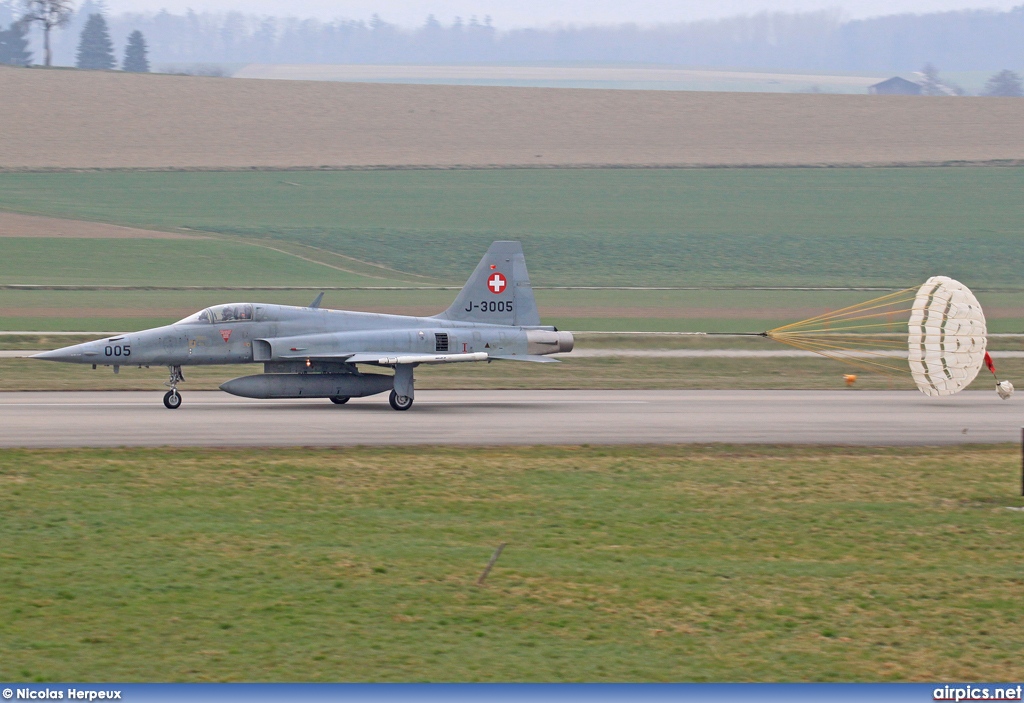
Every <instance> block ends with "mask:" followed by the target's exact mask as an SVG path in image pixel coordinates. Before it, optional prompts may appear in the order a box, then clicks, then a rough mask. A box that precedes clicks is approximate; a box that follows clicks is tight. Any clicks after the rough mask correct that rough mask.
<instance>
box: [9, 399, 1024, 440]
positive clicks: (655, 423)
mask: <svg viewBox="0 0 1024 703" xmlns="http://www.w3.org/2000/svg"><path fill="white" fill-rule="evenodd" d="M182 397H183V399H184V403H183V404H182V406H181V408H179V409H178V410H167V409H166V408H164V406H163V404H162V402H161V398H162V393H160V392H38V393H0V446H2V447H110V446H343V445H356V444H362V445H391V444H466V445H485V444H582V443H590V444H623V443H657V444H671V443H687V442H730V443H797V444H854V445H928V444H960V443H975V442H986V443H991V442H1017V441H1019V440H1020V432H1021V429H1020V428H1021V423H1022V421H1024V414H1022V413H1021V409H1020V405H1019V403H1020V401H1019V399H1017V398H1013V399H1011V400H1009V401H1001V400H1000V399H999V398H998V397H997V396H996V394H995V392H994V391H973V392H964V393H960V394H958V395H955V396H951V397H947V398H928V397H926V396H924V395H922V394H920V393H918V392H916V391H420V392H419V393H418V394H417V397H416V404H415V406H414V407H413V408H412V409H411V410H409V411H407V412H395V411H393V410H392V409H391V408H390V407H389V406H388V403H387V397H386V396H384V395H381V396H377V397H373V398H365V399H354V400H352V401H351V402H349V403H348V404H347V405H343V406H336V405H333V404H332V403H331V402H329V401H327V400H272V401H270V400H268V401H259V400H247V399H243V398H235V397H233V396H230V395H227V394H225V393H221V392H217V391H205V392H204V391H196V392H188V391H185V392H183V394H182Z"/></svg>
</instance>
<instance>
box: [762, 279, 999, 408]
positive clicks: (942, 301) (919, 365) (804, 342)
mask: <svg viewBox="0 0 1024 703" xmlns="http://www.w3.org/2000/svg"><path fill="white" fill-rule="evenodd" d="M986 333H987V330H986V328H985V315H984V313H983V312H982V310H981V305H980V304H979V303H978V299H977V298H975V297H974V294H973V293H972V292H971V291H970V289H968V288H967V286H965V285H964V284H962V283H960V282H959V281H954V280H953V279H952V278H948V277H946V276H933V277H932V278H929V279H928V280H927V281H926V282H925V283H924V285H922V286H920V287H917V288H906V289H904V290H899V291H895V292H893V293H889V294H887V295H883V296H881V297H880V298H875V299H873V300H868V301H865V302H863V303H857V304H856V305H851V306H849V307H845V308H842V309H840V310H834V311H828V312H825V313H823V314H821V315H817V316H816V317H812V318H809V319H807V320H802V321H800V322H794V323H791V324H788V325H783V326H782V327H776V328H775V329H773V330H768V331H767V332H765V335H766V336H768V337H770V338H772V339H775V340H778V341H780V342H782V343H783V344H789V345H791V346H794V347H796V348H798V349H805V350H807V351H813V352H815V353H816V354H821V355H822V356H826V357H828V358H830V359H835V360H837V361H842V362H844V363H845V364H847V365H850V366H856V367H859V368H862V369H864V370H865V371H873V372H879V373H884V374H888V375H891V376H903V377H905V374H906V373H907V365H908V363H909V365H910V374H911V376H912V377H913V379H914V383H916V384H917V387H918V388H919V389H920V390H921V392H922V393H924V394H925V395H930V396H943V395H952V394H954V393H956V392H958V391H961V390H963V389H964V388H966V387H967V386H968V385H970V383H971V381H973V380H974V379H975V377H976V376H977V375H978V371H980V370H981V367H982V365H984V363H985V346H986V343H987V338H986ZM993 373H994V370H993ZM997 392H999V395H1000V397H1002V398H1008V397H1009V396H1010V394H1012V393H1013V386H1012V385H1011V384H1010V383H1009V382H1008V381H1007V382H1005V386H1003V385H1000V386H998V387H997Z"/></svg>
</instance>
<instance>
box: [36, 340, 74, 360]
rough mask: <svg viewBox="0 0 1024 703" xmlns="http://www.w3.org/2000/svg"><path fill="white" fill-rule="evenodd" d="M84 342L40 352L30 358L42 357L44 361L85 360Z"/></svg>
mask: <svg viewBox="0 0 1024 703" xmlns="http://www.w3.org/2000/svg"><path fill="white" fill-rule="evenodd" d="M85 346H86V345H84V344H75V345H74V346H70V347H63V348H61V349H54V350H53V351H44V352H39V353H38V354H33V355H32V356H30V357H29V358H30V359H42V360H44V361H83V360H84V356H85V354H84V352H85V351H87V350H86V349H85Z"/></svg>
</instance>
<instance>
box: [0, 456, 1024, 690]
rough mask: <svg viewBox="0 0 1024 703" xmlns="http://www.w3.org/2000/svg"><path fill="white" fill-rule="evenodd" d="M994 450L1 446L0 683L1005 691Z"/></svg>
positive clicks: (1009, 502)
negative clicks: (962, 683)
mask: <svg viewBox="0 0 1024 703" xmlns="http://www.w3.org/2000/svg"><path fill="white" fill-rule="evenodd" d="M1017 452H1018V450H1017V448H1016V447H1011V446H1003V447H983V448H982V447H960V448H957V449H956V450H951V449H949V448H943V449H928V448H922V449H850V448H780V447H728V446H714V447H707V446H683V447H615V448H588V447H561V448H560V447H554V448H517V449H505V448H485V449H479V450H463V449H447V448H412V449H380V448H374V449H361V448H354V449H344V450H322V451H321V450H317V451H311V450H302V449H293V450H269V451H268V450H256V449H254V450H241V451H239V450H232V451H219V450H64V451H21V450H18V451H11V450H8V451H4V452H0V483H2V485H3V487H4V488H3V493H4V496H5V500H4V501H3V502H2V503H0V545H2V546H0V562H2V564H3V568H2V569H0V678H2V679H4V680H40V681H61V680H64V681H68V680H72V681H74V680H78V681H97V680H107V681H110V680H115V681H116V680H120V681H145V680H160V681H211V680H213V681H220V680H224V681H352V680H361V681H410V680H434V681H580V680H587V681H591V680H593V681H715V680H729V681H801V680H812V681H821V680H829V681H836V680H838V681H843V680H858V681H876V680H886V681H892V680H919V681H933V680H944V681H949V680H1013V679H1015V678H1019V672H1020V669H1019V665H1018V661H1017V656H1016V652H1018V651H1020V649H1021V647H1022V646H1024V635H1022V634H1021V630H1020V628H1019V627H1018V625H1019V623H1020V621H1021V618H1022V617H1024V605H1022V602H1021V600H1020V598H1019V594H1020V589H1021V586H1022V584H1024V576H1022V566H1024V562H1022V559H1021V556H1020V550H1019V545H1020V543H1021V540H1022V539H1024V517H1022V513H1021V512H1019V511H1011V510H1007V507H1020V506H1021V504H1022V501H1021V499H1020V498H1018V497H1015V493H1016V491H1017V488H1018V483H1017V481H1018V478H1019V477H1018V474H1017V472H1018V471H1019V463H1018V462H1019V455H1018V453H1017ZM499 542H508V545H509V546H508V547H507V548H506V550H505V552H504V554H503V555H502V557H501V560H500V561H499V562H498V564H497V567H496V568H495V569H494V571H493V572H492V573H491V575H490V577H489V580H488V581H487V583H486V586H485V587H483V588H478V587H476V586H475V585H474V581H475V579H476V577H477V576H478V574H479V573H480V571H481V569H482V567H483V565H484V564H485V563H486V561H487V559H488V557H489V556H490V553H491V551H492V550H493V548H494V547H495V546H496V545H497V544H498V543H499Z"/></svg>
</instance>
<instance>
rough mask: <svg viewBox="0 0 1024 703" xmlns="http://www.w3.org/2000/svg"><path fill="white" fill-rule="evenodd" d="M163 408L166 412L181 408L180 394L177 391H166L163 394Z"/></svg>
mask: <svg viewBox="0 0 1024 703" xmlns="http://www.w3.org/2000/svg"><path fill="white" fill-rule="evenodd" d="M164 407H165V408H167V409H168V410H177V409H178V408H180V407H181V394H180V393H178V391H167V392H166V393H164Z"/></svg>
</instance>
